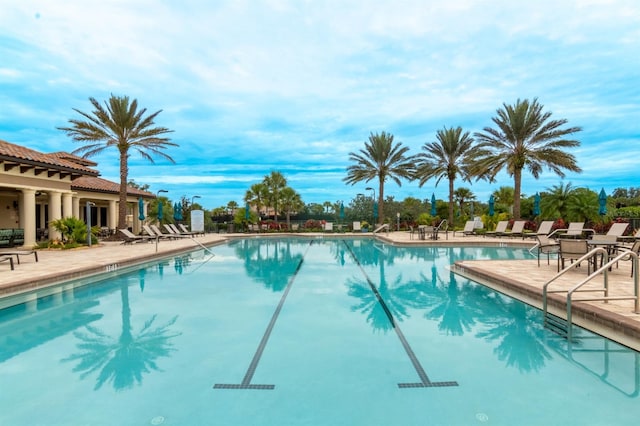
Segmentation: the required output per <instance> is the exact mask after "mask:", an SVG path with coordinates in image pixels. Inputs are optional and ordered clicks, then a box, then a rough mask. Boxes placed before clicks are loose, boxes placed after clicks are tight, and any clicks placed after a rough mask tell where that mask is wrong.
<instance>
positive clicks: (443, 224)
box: [434, 219, 449, 240]
mask: <svg viewBox="0 0 640 426" xmlns="http://www.w3.org/2000/svg"><path fill="white" fill-rule="evenodd" d="M440 231H444V236H445V239H446V240H448V239H449V222H447V219H442V221H441V222H440V223H439V224H438V226H436V229H435V230H434V232H435V234H436V235H438V234H439V233H440Z"/></svg>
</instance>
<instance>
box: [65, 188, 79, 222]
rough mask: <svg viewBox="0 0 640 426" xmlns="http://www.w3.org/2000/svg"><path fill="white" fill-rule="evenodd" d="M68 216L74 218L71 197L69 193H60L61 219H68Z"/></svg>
mask: <svg viewBox="0 0 640 426" xmlns="http://www.w3.org/2000/svg"><path fill="white" fill-rule="evenodd" d="M70 216H74V214H73V203H72V195H71V193H70V192H63V193H62V217H70ZM76 217H77V216H76Z"/></svg>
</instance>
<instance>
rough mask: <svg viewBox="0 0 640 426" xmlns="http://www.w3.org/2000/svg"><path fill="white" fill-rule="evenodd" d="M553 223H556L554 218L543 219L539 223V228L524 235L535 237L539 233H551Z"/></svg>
mask: <svg viewBox="0 0 640 426" xmlns="http://www.w3.org/2000/svg"><path fill="white" fill-rule="evenodd" d="M553 223H554V221H553V220H543V221H542V222H540V225H538V229H536V231H535V232H529V233H526V234H524V236H525V237H532V238H535V237H537V236H538V235H549V234H551V229H552V228H553Z"/></svg>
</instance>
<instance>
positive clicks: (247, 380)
mask: <svg viewBox="0 0 640 426" xmlns="http://www.w3.org/2000/svg"><path fill="white" fill-rule="evenodd" d="M312 244H313V240H311V241H310V242H309V246H307V250H305V252H304V254H303V255H302V258H301V259H300V262H298V266H297V267H296V270H295V271H294V273H293V275H292V276H291V278H289V282H288V283H287V286H286V287H285V289H284V291H283V292H282V297H281V298H280V302H279V303H278V306H277V307H276V310H275V311H274V312H273V315H272V316H271V320H270V321H269V325H268V326H267V329H266V330H265V332H264V334H263V335H262V339H261V340H260V344H259V345H258V349H257V350H256V353H255V354H254V355H253V359H252V360H251V364H249V368H247V372H246V373H245V375H244V378H243V379H242V382H241V383H216V384H215V385H213V388H214V389H259V390H272V389H274V388H275V385H254V384H251V379H252V378H253V375H254V373H255V372H256V369H257V368H258V364H259V363H260V358H261V357H262V353H263V352H264V348H265V347H266V346H267V342H268V341H269V337H270V336H271V331H273V327H274V326H275V324H276V321H277V320H278V316H279V315H280V311H281V310H282V306H284V302H285V300H286V299H287V295H288V294H289V290H290V289H291V286H292V285H293V282H294V281H295V279H296V277H297V276H298V272H299V271H300V268H301V267H302V262H303V261H304V258H305V256H306V255H307V252H308V251H309V247H311V245H312Z"/></svg>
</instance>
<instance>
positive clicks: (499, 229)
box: [484, 220, 509, 237]
mask: <svg viewBox="0 0 640 426" xmlns="http://www.w3.org/2000/svg"><path fill="white" fill-rule="evenodd" d="M507 226H509V221H508V220H501V221H500V222H498V224H497V225H496V229H495V230H494V231H487V232H486V233H485V234H484V235H485V236H493V237H501V236H503V235H504V234H505V233H506V232H507Z"/></svg>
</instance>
